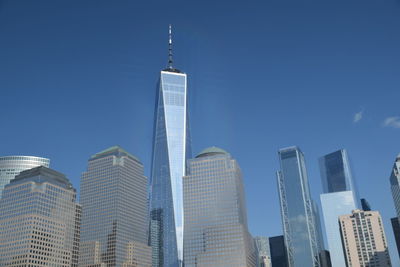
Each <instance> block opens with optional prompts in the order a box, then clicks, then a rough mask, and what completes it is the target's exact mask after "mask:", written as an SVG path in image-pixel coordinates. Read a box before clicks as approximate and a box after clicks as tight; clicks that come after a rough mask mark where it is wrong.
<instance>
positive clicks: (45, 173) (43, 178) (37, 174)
mask: <svg viewBox="0 0 400 267" xmlns="http://www.w3.org/2000/svg"><path fill="white" fill-rule="evenodd" d="M31 178H35V182H38V183H43V182H55V183H56V184H59V185H62V186H64V187H66V188H68V189H72V184H71V183H70V181H69V180H68V178H67V177H66V176H65V175H64V174H62V173H60V172H58V171H55V170H53V169H50V168H47V167H44V166H39V167H35V168H32V169H29V170H26V171H22V172H21V173H20V174H18V175H17V176H15V178H14V179H13V180H11V181H10V184H12V183H17V182H22V181H24V180H28V179H31Z"/></svg>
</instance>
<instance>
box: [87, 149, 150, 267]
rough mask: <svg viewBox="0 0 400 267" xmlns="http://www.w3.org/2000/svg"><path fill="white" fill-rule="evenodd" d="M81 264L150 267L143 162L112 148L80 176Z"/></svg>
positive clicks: (98, 157)
mask: <svg viewBox="0 0 400 267" xmlns="http://www.w3.org/2000/svg"><path fill="white" fill-rule="evenodd" d="M80 199H81V204H82V208H83V214H82V226H81V247H80V252H79V253H80V257H79V266H80V267H103V266H104V267H134V266H135V267H150V266H151V248H150V247H149V246H148V245H147V242H148V237H147V232H146V230H147V229H148V228H147V226H148V221H147V178H146V177H145V176H144V174H143V165H142V163H141V162H140V161H139V160H138V159H137V158H136V157H135V156H133V155H131V154H130V153H128V152H126V151H125V150H124V149H122V148H120V147H118V146H115V147H111V148H109V149H106V150H104V151H102V152H99V153H97V154H95V155H94V156H92V157H91V158H90V159H89V163H88V168H87V171H86V172H84V173H83V174H82V180H81V198H80Z"/></svg>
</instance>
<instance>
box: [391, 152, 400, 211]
mask: <svg viewBox="0 0 400 267" xmlns="http://www.w3.org/2000/svg"><path fill="white" fill-rule="evenodd" d="M390 188H391V190H392V196H393V201H394V207H395V208H396V212H397V217H399V218H400V154H399V155H398V156H397V158H396V160H395V162H394V165H393V168H392V172H391V174H390Z"/></svg>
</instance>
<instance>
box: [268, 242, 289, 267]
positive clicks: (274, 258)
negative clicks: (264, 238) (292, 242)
mask: <svg viewBox="0 0 400 267" xmlns="http://www.w3.org/2000/svg"><path fill="white" fill-rule="evenodd" d="M269 251H270V255H271V263H272V267H288V261H287V256H286V248H285V239H284V237H283V235H279V236H274V237H270V238H269Z"/></svg>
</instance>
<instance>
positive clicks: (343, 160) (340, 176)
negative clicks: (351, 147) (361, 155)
mask: <svg viewBox="0 0 400 267" xmlns="http://www.w3.org/2000/svg"><path fill="white" fill-rule="evenodd" d="M319 167H320V172H321V179H322V186H323V192H324V193H333V192H341V191H353V192H354V193H355V192H356V190H355V186H354V181H353V178H352V175H351V171H350V163H349V159H348V156H347V152H346V150H345V149H341V150H338V151H335V152H333V153H330V154H328V155H325V156H323V157H321V158H320V159H319Z"/></svg>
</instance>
